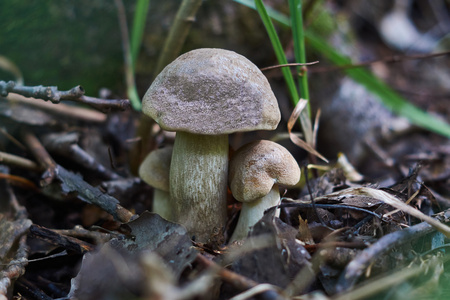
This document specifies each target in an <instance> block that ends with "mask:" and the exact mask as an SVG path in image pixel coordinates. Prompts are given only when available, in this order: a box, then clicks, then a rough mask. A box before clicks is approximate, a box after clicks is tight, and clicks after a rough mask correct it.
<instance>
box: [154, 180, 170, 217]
mask: <svg viewBox="0 0 450 300" xmlns="http://www.w3.org/2000/svg"><path fill="white" fill-rule="evenodd" d="M169 201H170V194H169V192H166V191H163V190H160V189H157V188H154V189H153V209H152V210H153V212H154V213H157V214H158V215H160V216H161V217H163V218H164V219H166V220H169V221H171V220H173V217H172V207H171V206H170V202H169Z"/></svg>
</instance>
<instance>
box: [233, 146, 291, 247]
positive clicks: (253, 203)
mask: <svg viewBox="0 0 450 300" xmlns="http://www.w3.org/2000/svg"><path fill="white" fill-rule="evenodd" d="M299 180H300V167H299V166H298V164H297V162H296V160H295V158H294V157H293V156H292V155H291V153H290V152H289V151H288V150H287V149H286V148H284V147H283V146H281V145H279V144H277V143H275V142H271V141H264V140H263V141H255V142H251V143H248V144H246V145H244V146H242V147H241V148H239V149H238V150H237V151H236V152H235V153H234V155H233V157H232V158H231V160H230V172H229V181H230V189H231V192H232V194H233V196H234V198H235V199H236V200H238V201H240V202H242V208H241V213H240V216H239V220H238V224H237V225H236V229H235V230H234V232H233V235H232V236H231V240H230V242H233V241H236V240H242V239H244V238H246V237H247V234H248V232H249V229H250V228H251V227H252V226H253V225H255V224H256V223H257V222H258V221H259V220H260V219H261V218H262V216H263V215H264V211H265V210H266V209H268V208H270V207H272V206H275V205H278V204H280V192H279V187H278V185H279V184H280V185H284V186H287V187H291V186H294V185H295V184H297V183H298V181H299ZM278 214H279V212H278Z"/></svg>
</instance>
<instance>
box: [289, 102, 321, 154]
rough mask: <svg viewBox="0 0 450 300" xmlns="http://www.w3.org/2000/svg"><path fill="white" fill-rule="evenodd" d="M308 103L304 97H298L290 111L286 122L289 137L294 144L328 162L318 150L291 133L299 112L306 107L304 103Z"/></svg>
mask: <svg viewBox="0 0 450 300" xmlns="http://www.w3.org/2000/svg"><path fill="white" fill-rule="evenodd" d="M307 103H308V101H307V100H305V99H300V101H299V102H298V103H297V105H296V106H295V108H294V110H293V111H292V114H291V116H290V117H289V121H288V124H287V129H288V133H289V138H290V139H291V141H292V142H293V143H294V144H296V145H297V146H299V147H300V148H302V149H304V150H306V151H308V152H309V153H311V154H312V155H315V156H317V157H318V158H320V159H322V160H323V161H325V162H328V160H327V159H326V158H325V157H324V156H323V155H322V154H320V153H319V152H317V151H316V150H315V149H314V148H313V146H311V145H310V144H308V143H307V142H305V141H304V140H302V139H300V138H299V137H298V136H297V135H295V134H293V133H292V128H293V127H294V124H295V122H296V121H297V119H298V118H299V116H300V114H301V113H302V111H303V109H304V108H305V107H306V104H307Z"/></svg>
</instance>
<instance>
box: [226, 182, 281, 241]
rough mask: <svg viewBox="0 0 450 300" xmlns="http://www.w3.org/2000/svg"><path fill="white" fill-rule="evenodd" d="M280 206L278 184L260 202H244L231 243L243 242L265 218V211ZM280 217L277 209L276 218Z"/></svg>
mask: <svg viewBox="0 0 450 300" xmlns="http://www.w3.org/2000/svg"><path fill="white" fill-rule="evenodd" d="M278 204H280V191H279V189H278V184H274V185H273V187H272V189H271V190H270V192H269V193H268V194H267V195H265V196H264V197H262V198H261V199H259V200H256V201H252V202H243V203H242V208H241V214H240V216H239V220H238V223H237V225H236V229H235V230H234V232H233V235H232V236H231V239H230V243H232V242H234V241H237V240H243V239H245V238H246V237H247V235H248V232H249V231H250V228H251V227H252V226H254V225H255V224H256V223H258V221H259V220H260V219H261V218H262V217H263V216H264V211H265V210H266V209H268V208H270V207H272V206H275V205H278ZM279 215H280V210H279V209H277V212H276V216H279Z"/></svg>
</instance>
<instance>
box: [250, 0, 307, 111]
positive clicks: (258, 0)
mask: <svg viewBox="0 0 450 300" xmlns="http://www.w3.org/2000/svg"><path fill="white" fill-rule="evenodd" d="M255 7H256V10H257V11H258V13H259V15H260V16H261V19H262V21H263V23H264V27H265V28H266V31H267V34H268V35H269V39H270V42H271V43H272V47H273V50H274V51H275V55H276V57H277V60H278V63H279V64H280V65H285V64H287V59H286V55H285V54H284V49H283V47H282V46H281V42H280V39H279V38H278V35H277V32H276V30H275V27H274V26H273V23H272V20H271V19H270V17H269V15H268V13H267V10H266V8H265V7H264V4H263V3H262V0H255ZM281 72H282V73H283V76H284V79H285V80H286V84H287V86H288V90H289V93H290V95H291V98H292V101H293V102H294V104H295V105H296V104H297V103H298V98H299V97H298V92H297V88H296V87H295V82H294V78H293V77H292V73H291V70H290V69H289V68H281Z"/></svg>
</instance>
